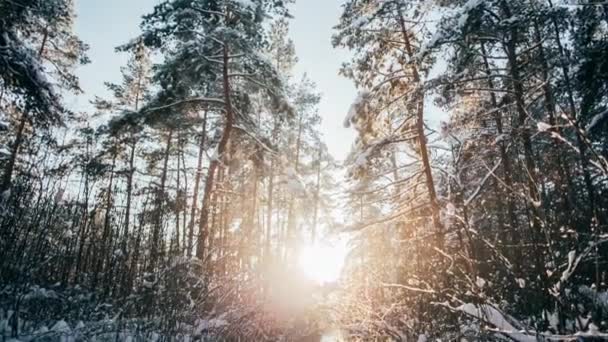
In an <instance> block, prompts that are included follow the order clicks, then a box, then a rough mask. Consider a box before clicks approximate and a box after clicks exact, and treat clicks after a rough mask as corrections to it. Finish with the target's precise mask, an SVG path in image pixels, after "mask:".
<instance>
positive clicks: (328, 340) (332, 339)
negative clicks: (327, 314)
mask: <svg viewBox="0 0 608 342" xmlns="http://www.w3.org/2000/svg"><path fill="white" fill-rule="evenodd" d="M342 341H344V338H343V337H342V333H341V332H340V330H332V331H329V332H326V333H324V334H323V336H322V337H321V342H342Z"/></svg>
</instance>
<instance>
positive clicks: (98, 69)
mask: <svg viewBox="0 0 608 342" xmlns="http://www.w3.org/2000/svg"><path fill="white" fill-rule="evenodd" d="M159 2H160V1H159V0H103V1H99V0H77V4H76V7H77V14H78V19H77V23H76V30H77V32H78V34H79V35H80V37H81V38H82V39H83V40H84V41H85V42H87V43H88V44H90V45H91V50H90V53H89V56H90V57H91V59H92V61H93V63H92V64H90V65H87V66H85V67H83V68H81V70H80V72H79V75H80V77H81V81H82V86H83V88H84V90H85V92H86V96H85V99H82V98H81V99H78V100H74V103H73V104H72V105H74V106H77V107H81V106H84V105H85V104H86V101H87V99H88V98H90V97H92V96H93V95H104V94H105V89H104V86H103V82H106V81H109V82H115V81H118V80H119V79H120V67H121V66H123V65H124V63H125V62H126V56H124V55H123V54H117V53H115V52H114V48H115V47H116V46H118V45H120V44H122V43H124V42H126V41H128V40H129V39H131V38H133V37H135V36H136V35H137V34H138V32H139V22H140V17H141V16H142V15H143V14H145V13H148V12H150V10H151V9H152V8H153V6H154V5H155V4H157V3H159ZM341 3H342V0H299V1H298V3H297V4H296V5H295V6H294V7H293V9H292V13H293V15H294V17H295V18H294V20H293V21H292V26H291V35H292V38H293V40H294V41H295V44H296V49H297V53H298V57H299V59H300V62H299V64H298V66H297V68H296V73H297V74H302V73H304V72H306V73H308V75H309V77H310V78H311V79H312V80H313V81H315V82H316V83H317V85H318V89H319V91H320V92H321V93H322V94H323V100H322V103H321V106H320V113H321V115H322V117H323V124H322V132H323V134H324V136H325V141H326V143H327V145H328V147H329V150H330V152H331V153H332V154H333V155H334V157H336V158H338V159H344V158H345V156H346V155H347V153H348V151H349V150H350V146H351V144H352V142H353V139H354V133H353V132H352V131H351V130H350V129H346V128H344V127H343V126H342V122H343V121H344V117H345V116H346V113H347V111H348V108H349V107H350V103H351V102H352V100H353V99H354V97H355V96H356V90H355V87H354V86H353V84H352V82H351V81H349V80H347V79H345V78H343V77H341V76H338V69H339V68H340V65H341V64H342V62H344V61H346V60H347V58H348V54H347V53H346V52H344V51H336V50H334V49H333V48H332V47H331V43H330V37H331V35H332V27H333V26H334V25H335V24H336V23H337V21H338V17H339V15H340V10H341V9H340V4H341Z"/></svg>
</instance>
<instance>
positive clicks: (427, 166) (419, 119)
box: [399, 13, 444, 248]
mask: <svg viewBox="0 0 608 342" xmlns="http://www.w3.org/2000/svg"><path fill="white" fill-rule="evenodd" d="M399 24H400V26H401V27H400V28H401V33H402V35H403V41H404V44H405V51H406V52H407V54H408V57H409V58H410V60H413V59H414V51H413V49H412V44H411V42H410V36H409V33H408V31H407V28H406V26H405V20H404V18H403V15H402V14H401V13H399ZM411 71H412V77H413V79H414V82H415V83H416V87H418V90H417V94H416V97H417V98H418V103H417V108H416V131H417V134H418V142H419V144H420V157H421V159H422V168H423V172H424V175H425V183H426V188H427V192H428V195H429V202H430V207H431V219H432V222H433V226H434V228H435V234H436V243H437V245H438V247H440V248H441V246H443V242H444V237H443V235H444V227H443V224H442V223H441V219H440V210H441V209H440V207H439V201H438V199H437V192H436V190H435V181H434V179H433V169H432V167H431V161H430V158H429V150H428V145H427V139H426V132H425V128H424V101H425V96H424V91H423V90H422V89H421V88H422V84H421V83H422V80H421V78H420V72H419V70H418V66H417V65H416V63H411Z"/></svg>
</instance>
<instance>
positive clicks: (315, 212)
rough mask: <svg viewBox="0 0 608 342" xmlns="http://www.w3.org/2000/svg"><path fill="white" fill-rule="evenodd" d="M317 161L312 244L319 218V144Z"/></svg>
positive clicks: (321, 156) (321, 155) (315, 238)
mask: <svg viewBox="0 0 608 342" xmlns="http://www.w3.org/2000/svg"><path fill="white" fill-rule="evenodd" d="M317 158H319V160H318V163H317V180H316V186H315V207H314V212H313V216H312V232H311V243H312V244H313V245H314V244H315V242H316V240H317V225H318V220H319V200H320V198H321V159H322V158H323V148H322V147H321V144H319V155H318V157H317Z"/></svg>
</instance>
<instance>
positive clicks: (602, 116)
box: [586, 110, 608, 132]
mask: <svg viewBox="0 0 608 342" xmlns="http://www.w3.org/2000/svg"><path fill="white" fill-rule="evenodd" d="M606 121H608V110H606V111H604V112H601V113H599V114H597V115H595V116H594V117H593V118H591V121H590V122H589V124H588V125H587V127H586V130H587V132H590V131H592V130H593V129H594V128H595V127H597V126H598V125H600V124H601V123H602V122H606Z"/></svg>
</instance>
